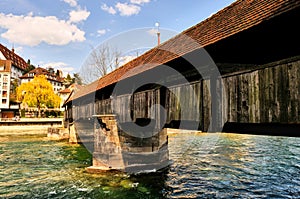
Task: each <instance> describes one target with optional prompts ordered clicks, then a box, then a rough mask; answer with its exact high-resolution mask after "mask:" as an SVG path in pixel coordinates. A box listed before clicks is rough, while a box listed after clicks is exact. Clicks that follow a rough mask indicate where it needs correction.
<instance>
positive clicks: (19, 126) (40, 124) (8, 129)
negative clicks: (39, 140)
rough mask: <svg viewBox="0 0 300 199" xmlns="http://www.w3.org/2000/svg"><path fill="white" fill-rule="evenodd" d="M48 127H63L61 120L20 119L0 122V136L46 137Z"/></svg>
mask: <svg viewBox="0 0 300 199" xmlns="http://www.w3.org/2000/svg"><path fill="white" fill-rule="evenodd" d="M49 127H57V128H59V127H63V118H21V119H20V120H19V121H12V120H10V121H0V136H1V135H45V136H46V135H47V133H48V128H49Z"/></svg>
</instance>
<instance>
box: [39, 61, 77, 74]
mask: <svg viewBox="0 0 300 199" xmlns="http://www.w3.org/2000/svg"><path fill="white" fill-rule="evenodd" d="M42 67H43V68H49V67H51V68H54V69H56V70H61V71H62V72H63V74H64V75H66V74H68V73H70V72H73V71H74V68H73V67H71V66H69V65H68V64H66V63H64V62H50V63H47V64H43V66H42Z"/></svg>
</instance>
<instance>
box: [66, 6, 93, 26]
mask: <svg viewBox="0 0 300 199" xmlns="http://www.w3.org/2000/svg"><path fill="white" fill-rule="evenodd" d="M69 15H70V22H74V23H77V22H80V21H84V20H86V19H87V18H88V17H89V16H90V12H89V11H87V10H81V9H78V10H72V11H71V12H70V13H69Z"/></svg>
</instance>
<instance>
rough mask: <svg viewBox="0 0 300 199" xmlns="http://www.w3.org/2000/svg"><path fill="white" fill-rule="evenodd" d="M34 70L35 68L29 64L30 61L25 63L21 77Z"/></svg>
mask: <svg viewBox="0 0 300 199" xmlns="http://www.w3.org/2000/svg"><path fill="white" fill-rule="evenodd" d="M33 69H35V66H34V65H32V64H31V63H30V59H28V61H27V68H26V69H25V70H24V71H23V75H24V74H26V73H28V72H29V71H31V70H33Z"/></svg>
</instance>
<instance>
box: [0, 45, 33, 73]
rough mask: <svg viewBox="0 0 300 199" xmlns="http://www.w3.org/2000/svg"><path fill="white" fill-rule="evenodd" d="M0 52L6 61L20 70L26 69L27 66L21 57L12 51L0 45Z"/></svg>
mask: <svg viewBox="0 0 300 199" xmlns="http://www.w3.org/2000/svg"><path fill="white" fill-rule="evenodd" d="M0 51H1V52H2V54H3V55H4V57H5V58H6V59H7V60H11V61H12V64H13V65H14V66H16V67H18V68H19V69H21V70H25V69H26V68H27V67H28V64H27V63H26V62H25V61H24V59H23V58H22V57H20V56H19V55H17V54H16V53H14V52H13V51H11V50H9V49H8V48H6V47H5V46H3V45H2V44H0Z"/></svg>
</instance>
